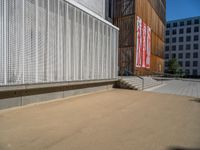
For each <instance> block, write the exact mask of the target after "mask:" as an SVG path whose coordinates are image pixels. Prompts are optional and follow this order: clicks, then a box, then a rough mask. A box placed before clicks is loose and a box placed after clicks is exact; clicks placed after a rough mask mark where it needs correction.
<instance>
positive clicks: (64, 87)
mask: <svg viewBox="0 0 200 150" xmlns="http://www.w3.org/2000/svg"><path fill="white" fill-rule="evenodd" d="M115 83H116V80H102V81H88V82H73V83H65V84H64V83H54V84H43V85H42V84H40V85H21V86H20V85H18V86H9V87H8V86H7V87H0V110H1V109H7V108H11V107H19V106H24V105H28V104H32V103H39V102H44V101H49V100H55V99H60V98H65V97H70V96H74V95H80V94H84V93H93V92H97V91H101V90H108V89H111V88H112V87H113V85H114V84H115Z"/></svg>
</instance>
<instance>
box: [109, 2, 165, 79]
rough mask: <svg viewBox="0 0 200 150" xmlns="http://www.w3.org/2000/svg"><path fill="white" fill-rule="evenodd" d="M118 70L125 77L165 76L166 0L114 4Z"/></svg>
mask: <svg viewBox="0 0 200 150" xmlns="http://www.w3.org/2000/svg"><path fill="white" fill-rule="evenodd" d="M113 3H114V4H113V5H114V8H113V11H114V13H113V16H112V18H113V23H114V25H116V26H117V27H119V29H120V32H119V68H120V72H122V73H123V74H139V75H149V74H155V73H161V74H162V73H163V72H164V40H165V16H166V1H165V0H115V1H113Z"/></svg>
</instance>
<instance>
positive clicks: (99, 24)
mask: <svg viewBox="0 0 200 150" xmlns="http://www.w3.org/2000/svg"><path fill="white" fill-rule="evenodd" d="M117 61H118V30H117V29H116V28H114V27H113V26H111V25H109V24H107V23H105V22H103V21H102V20H99V19H97V18H95V17H94V16H92V15H90V14H88V13H86V12H85V11H83V10H81V9H79V8H77V7H75V6H73V5H71V4H70V3H68V2H66V1H64V0H0V85H12V84H32V83H49V82H62V81H81V80H99V79H114V78H117V68H118V62H117Z"/></svg>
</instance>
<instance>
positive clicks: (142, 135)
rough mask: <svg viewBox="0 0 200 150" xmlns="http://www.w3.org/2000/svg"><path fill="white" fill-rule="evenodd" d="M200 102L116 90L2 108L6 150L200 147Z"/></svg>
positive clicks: (0, 145) (0, 147)
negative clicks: (14, 108) (13, 107)
mask: <svg viewBox="0 0 200 150" xmlns="http://www.w3.org/2000/svg"><path fill="white" fill-rule="evenodd" d="M199 116H200V100H199V99H194V98H190V97H181V96H176V95H166V94H159V93H151V92H137V91H132V90H117V89H116V90H112V91H108V92H103V93H96V94H92V95H85V96H81V97H76V98H71V99H68V100H66V101H57V102H51V103H46V104H41V105H35V106H31V107H25V108H22V109H16V110H10V111H3V112H0V150H7V149H12V150H199V149H200V117H199Z"/></svg>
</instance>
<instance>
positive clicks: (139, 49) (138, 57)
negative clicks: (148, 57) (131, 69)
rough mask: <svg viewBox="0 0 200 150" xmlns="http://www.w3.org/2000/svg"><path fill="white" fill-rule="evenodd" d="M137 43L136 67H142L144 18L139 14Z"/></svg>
mask: <svg viewBox="0 0 200 150" xmlns="http://www.w3.org/2000/svg"><path fill="white" fill-rule="evenodd" d="M136 34H137V37H136V39H137V45H136V67H141V65H142V59H141V54H142V53H141V52H142V19H141V18H140V17H138V16H137V33H136Z"/></svg>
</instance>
